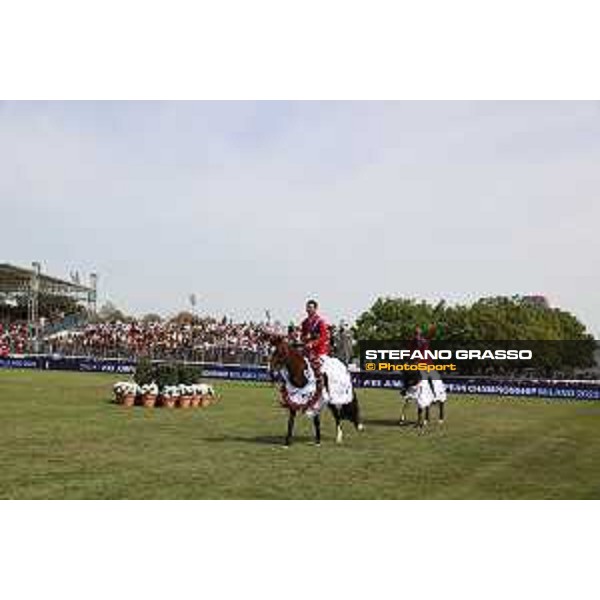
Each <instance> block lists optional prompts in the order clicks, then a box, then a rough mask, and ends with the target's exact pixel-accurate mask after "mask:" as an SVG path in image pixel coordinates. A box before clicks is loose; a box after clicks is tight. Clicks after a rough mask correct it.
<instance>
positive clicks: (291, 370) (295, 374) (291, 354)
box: [265, 334, 306, 387]
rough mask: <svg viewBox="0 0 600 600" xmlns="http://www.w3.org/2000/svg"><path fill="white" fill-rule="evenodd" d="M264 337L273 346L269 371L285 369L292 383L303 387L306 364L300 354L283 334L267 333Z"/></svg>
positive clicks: (274, 371)
mask: <svg viewBox="0 0 600 600" xmlns="http://www.w3.org/2000/svg"><path fill="white" fill-rule="evenodd" d="M265 339H266V341H268V343H269V344H270V345H271V346H272V348H273V352H272V353H271V357H270V359H269V370H270V371H271V373H280V372H282V371H284V370H286V371H287V373H288V375H289V377H290V380H291V381H292V383H293V384H294V385H296V386H297V387H304V385H306V376H305V374H304V370H305V367H306V365H305V362H304V357H303V356H302V354H300V353H299V352H298V351H297V350H295V349H294V348H292V347H291V346H290V345H289V343H288V340H287V339H286V337H285V336H283V335H280V334H268V335H267V337H266V338H265Z"/></svg>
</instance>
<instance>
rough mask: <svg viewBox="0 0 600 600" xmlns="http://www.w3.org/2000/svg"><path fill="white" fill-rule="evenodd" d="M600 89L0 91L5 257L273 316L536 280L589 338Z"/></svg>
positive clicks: (169, 307)
mask: <svg viewBox="0 0 600 600" xmlns="http://www.w3.org/2000/svg"><path fill="white" fill-rule="evenodd" d="M599 224H600V103H596V102H550V101H545V102H443V101H429V102H408V101H399V102H348V101H343V102H241V101H230V102H204V101H201V102H190V101H181V102H150V101H145V102H144V101H137V102H3V103H0V262H8V263H12V264H16V265H19V266H29V265H30V263H31V262H32V261H40V262H41V263H42V268H43V271H44V272H46V273H48V274H52V275H55V276H65V277H66V276H68V274H69V272H71V271H74V270H77V271H79V272H80V273H81V274H82V276H84V277H87V275H88V274H89V273H90V272H97V273H98V275H99V297H100V303H102V302H104V301H106V300H110V301H112V302H113V303H115V304H116V305H117V306H119V307H120V308H122V309H123V310H125V311H127V312H130V313H134V314H138V315H141V314H145V313H147V312H159V313H161V314H163V315H170V314H173V313H175V312H177V311H179V310H184V309H189V295H190V294H192V293H194V294H196V296H197V298H198V305H197V310H198V311H199V312H200V313H203V314H211V315H217V316H220V315H228V316H230V317H233V318H234V319H255V320H259V319H263V318H264V315H265V310H266V309H268V310H269V311H270V312H271V314H272V316H273V318H275V319H279V320H281V321H282V322H287V321H289V320H291V319H294V320H297V319H299V318H301V317H302V316H303V308H304V303H305V301H306V299H307V298H310V297H315V298H317V299H318V300H319V302H320V304H321V309H322V312H323V314H325V315H326V316H327V317H328V318H329V319H330V320H332V321H337V320H339V319H341V318H344V319H347V320H353V319H355V318H356V317H357V316H358V315H359V314H360V313H361V312H363V311H364V310H366V309H367V308H368V307H369V306H370V305H371V304H372V303H373V302H374V301H375V300H376V299H377V298H378V297H380V296H403V297H411V298H423V299H427V300H431V301H435V300H438V299H441V298H446V299H447V300H449V301H451V302H471V301H474V300H476V299H477V298H479V297H481V296H487V295H513V294H543V295H545V296H547V297H548V299H549V301H550V303H551V304H552V305H553V306H559V307H561V308H564V309H566V310H570V311H572V312H574V313H575V314H576V315H577V316H578V317H579V318H580V319H582V320H583V322H584V323H585V324H586V325H587V326H588V328H589V330H590V331H591V332H592V333H593V334H594V335H595V336H596V337H597V338H598V337H600V286H599V285H598V273H600V242H599V237H598V231H599Z"/></svg>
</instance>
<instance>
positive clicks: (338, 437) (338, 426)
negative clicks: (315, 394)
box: [329, 404, 344, 444]
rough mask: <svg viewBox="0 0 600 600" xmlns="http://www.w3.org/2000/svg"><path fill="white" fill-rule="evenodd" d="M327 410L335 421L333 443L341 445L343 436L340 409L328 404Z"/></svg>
mask: <svg viewBox="0 0 600 600" xmlns="http://www.w3.org/2000/svg"><path fill="white" fill-rule="evenodd" d="M329 410H331V414H332V415H333V418H334V419H335V441H336V443H338V444H341V443H342V440H343V439H344V434H343V433H342V416H341V413H340V409H339V408H338V407H337V406H334V405H333V404H329Z"/></svg>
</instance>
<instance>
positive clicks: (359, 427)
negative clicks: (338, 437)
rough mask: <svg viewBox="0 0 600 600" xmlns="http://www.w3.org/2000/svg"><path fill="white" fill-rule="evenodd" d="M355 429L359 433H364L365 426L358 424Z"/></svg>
mask: <svg viewBox="0 0 600 600" xmlns="http://www.w3.org/2000/svg"><path fill="white" fill-rule="evenodd" d="M356 429H358V430H359V431H364V430H365V426H364V425H363V424H362V423H359V424H358V426H357V427H356Z"/></svg>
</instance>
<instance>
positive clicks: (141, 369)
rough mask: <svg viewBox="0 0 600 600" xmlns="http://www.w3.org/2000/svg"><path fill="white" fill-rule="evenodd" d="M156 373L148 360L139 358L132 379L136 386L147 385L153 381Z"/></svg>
mask: <svg viewBox="0 0 600 600" xmlns="http://www.w3.org/2000/svg"><path fill="white" fill-rule="evenodd" d="M155 377H156V373H155V368H154V366H153V365H152V361H151V360H150V359H149V358H140V359H139V360H138V361H137V364H136V367H135V375H134V379H135V382H136V383H137V384H138V385H147V384H149V383H152V382H153V381H155Z"/></svg>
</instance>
